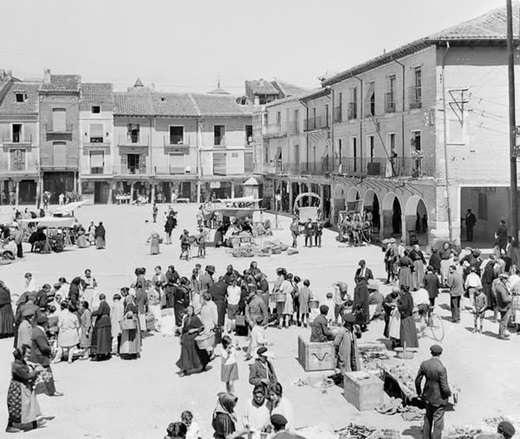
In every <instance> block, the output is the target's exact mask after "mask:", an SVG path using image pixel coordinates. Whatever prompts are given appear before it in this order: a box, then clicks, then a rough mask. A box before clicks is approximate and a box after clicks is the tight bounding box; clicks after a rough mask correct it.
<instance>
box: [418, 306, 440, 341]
mask: <svg viewBox="0 0 520 439" xmlns="http://www.w3.org/2000/svg"><path fill="white" fill-rule="evenodd" d="M427 328H429V329H430V331H431V338H433V339H434V340H436V341H439V342H440V341H442V340H443V339H444V323H443V321H442V319H441V317H440V316H439V314H437V313H436V312H435V307H433V306H429V307H428V315H427V318H426V325H425V326H424V327H423V329H422V331H420V332H421V333H420V336H421V337H425V336H426V329H427Z"/></svg>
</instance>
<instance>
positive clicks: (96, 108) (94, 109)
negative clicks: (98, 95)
mask: <svg viewBox="0 0 520 439" xmlns="http://www.w3.org/2000/svg"><path fill="white" fill-rule="evenodd" d="M92 113H93V114H99V113H101V107H100V106H99V105H94V106H93V107H92Z"/></svg>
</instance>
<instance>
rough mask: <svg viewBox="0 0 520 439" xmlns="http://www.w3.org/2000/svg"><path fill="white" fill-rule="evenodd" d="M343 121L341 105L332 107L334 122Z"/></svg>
mask: <svg viewBox="0 0 520 439" xmlns="http://www.w3.org/2000/svg"><path fill="white" fill-rule="evenodd" d="M340 122H343V107H336V108H334V123H340Z"/></svg>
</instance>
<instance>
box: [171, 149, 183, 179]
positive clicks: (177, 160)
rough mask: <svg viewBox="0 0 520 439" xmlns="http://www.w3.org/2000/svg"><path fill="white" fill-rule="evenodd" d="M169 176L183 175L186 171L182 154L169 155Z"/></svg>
mask: <svg viewBox="0 0 520 439" xmlns="http://www.w3.org/2000/svg"><path fill="white" fill-rule="evenodd" d="M169 160H170V174H184V170H185V169H186V160H185V155H184V154H178V153H171V154H170V157H169Z"/></svg>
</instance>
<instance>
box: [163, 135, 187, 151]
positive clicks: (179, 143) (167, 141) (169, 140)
mask: <svg viewBox="0 0 520 439" xmlns="http://www.w3.org/2000/svg"><path fill="white" fill-rule="evenodd" d="M163 143H164V146H170V145H171V146H175V147H179V148H180V147H183V146H187V147H188V148H189V146H190V143H191V142H190V137H189V136H177V135H175V136H173V135H169V136H168V135H166V136H163Z"/></svg>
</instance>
